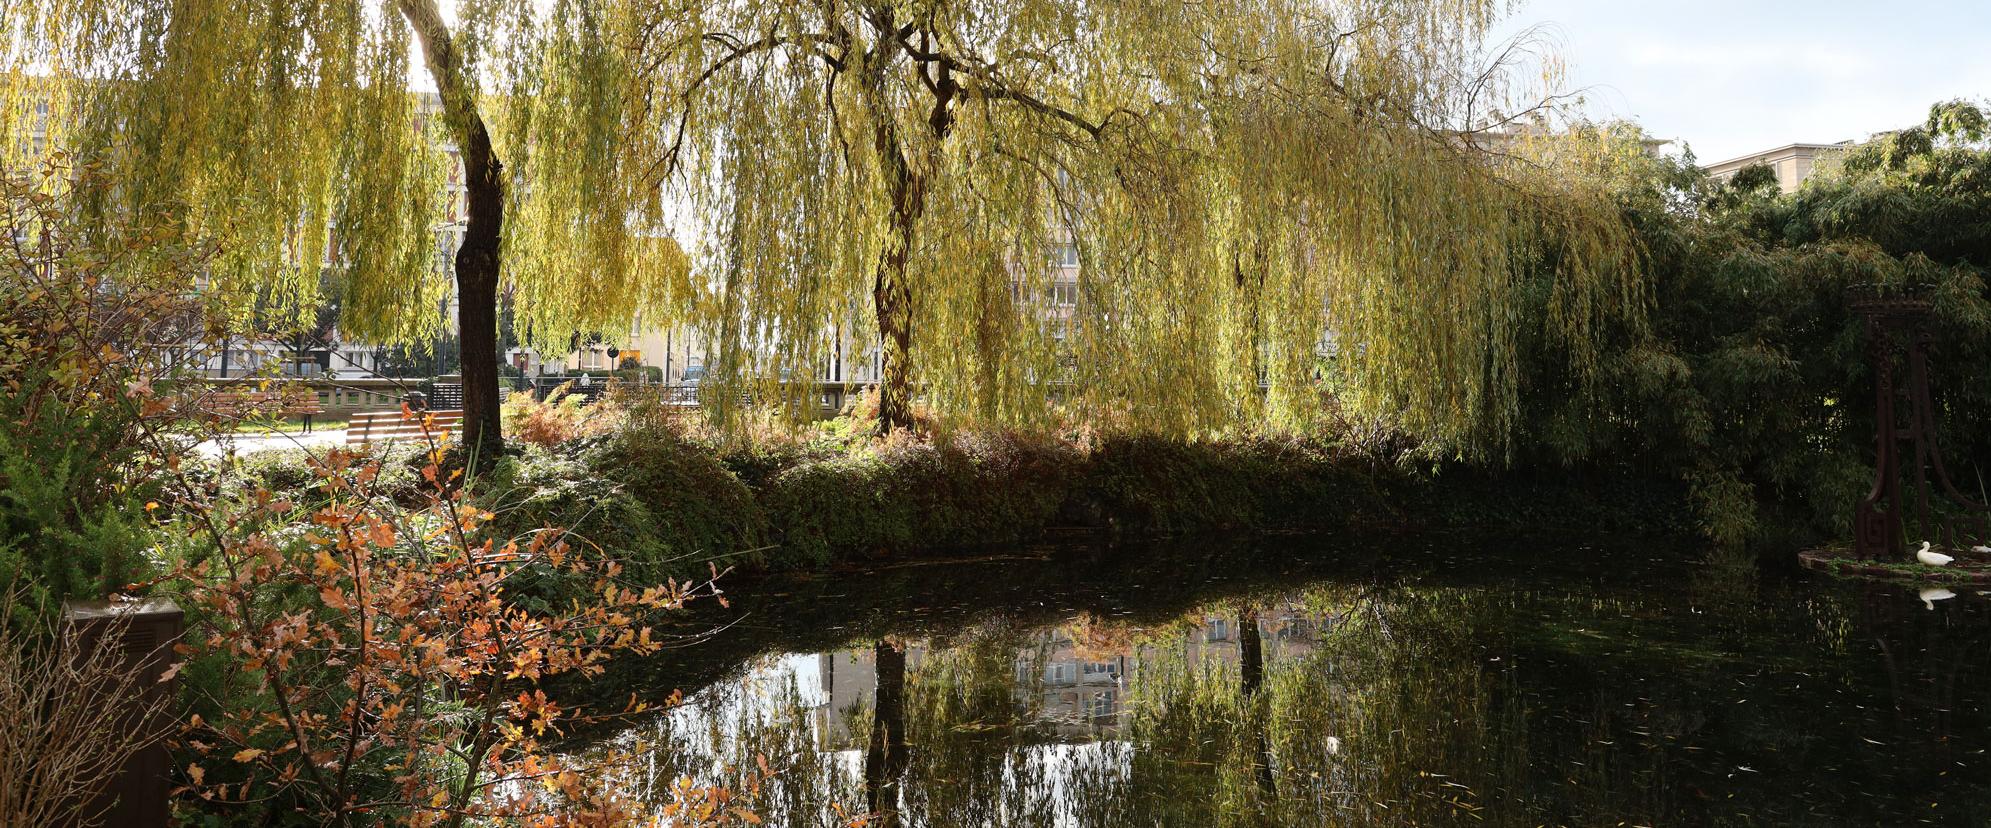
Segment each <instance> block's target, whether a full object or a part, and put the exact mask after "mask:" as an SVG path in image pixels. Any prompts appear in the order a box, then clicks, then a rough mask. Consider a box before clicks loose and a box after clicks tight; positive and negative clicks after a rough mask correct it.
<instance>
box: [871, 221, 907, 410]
mask: <svg viewBox="0 0 1991 828" xmlns="http://www.w3.org/2000/svg"><path fill="white" fill-rule="evenodd" d="M910 221H911V220H910V218H908V219H906V222H907V223H906V225H905V226H903V227H901V226H899V223H898V222H899V216H898V215H896V214H895V215H894V219H893V228H892V239H891V240H890V241H888V242H886V245H885V251H884V253H883V254H882V255H881V256H880V260H879V263H878V275H877V279H876V281H875V282H874V283H873V285H872V288H871V301H872V303H873V304H874V305H875V306H876V309H877V312H878V344H879V347H880V348H881V349H882V350H883V352H884V353H883V363H884V364H883V366H882V368H883V375H882V376H880V377H879V383H878V434H879V436H884V435H887V434H890V433H892V431H893V430H895V429H901V428H903V429H911V428H912V427H913V414H912V350H913V323H912V289H911V288H910V287H909V286H908V285H907V284H906V253H907V248H908V247H910V246H911V244H912V226H911V223H910Z"/></svg>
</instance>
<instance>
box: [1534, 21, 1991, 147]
mask: <svg viewBox="0 0 1991 828" xmlns="http://www.w3.org/2000/svg"><path fill="white" fill-rule="evenodd" d="M1534 25H1542V26H1545V27H1546V28H1545V32H1546V33H1547V34H1548V35H1549V36H1550V37H1551V38H1553V39H1554V41H1555V43H1556V44H1557V46H1558V50H1559V52H1560V54H1561V57H1562V60H1563V62H1564V63H1565V64H1566V72H1567V80H1568V83H1569V85H1570V86H1572V87H1577V88H1581V89H1582V91H1583V92H1584V95H1583V98H1584V103H1585V109H1586V110H1587V111H1588V112H1589V114H1590V115H1592V116H1593V117H1609V118H1630V119H1632V120H1635V121H1638V122H1639V123H1640V124H1643V125H1644V126H1645V129H1646V131H1647V132H1649V133H1651V134H1653V135H1655V136H1657V137H1659V138H1665V139H1672V140H1674V141H1677V142H1683V143H1684V144H1686V145H1687V146H1690V147H1691V148H1692V149H1693V151H1694V155H1695V156H1696V158H1697V159H1698V160H1699V161H1700V162H1701V163H1702V164H1709V163H1713V162H1716V161H1722V160H1726V159H1729V158H1733V157H1736V156H1739V155H1744V154H1747V153H1753V152H1757V151H1760V150H1766V149H1770V148H1772V147H1778V146H1782V145H1785V144H1790V143H1795V142H1815V143H1829V142H1834V141H1843V140H1846V139H1862V138H1865V137H1867V136H1868V135H1870V134H1872V133H1875V132H1880V131H1883V130H1888V129H1895V128H1899V127H1903V126H1909V125H1912V124H1917V123H1921V122H1922V121H1923V119H1925V118H1926V117H1927V116H1928V111H1929V105H1930V104H1932V103H1935V102H1937V101H1943V100H1949V99H1952V98H1960V97H1961V98H1972V99H1976V100H1979V101H1982V100H1983V99H1985V98H1988V97H1991V0H1872V1H1871V2H1852V1H1850V0H1820V1H1819V2H1766V1H1765V0H1729V2H1719V1H1718V0H1675V1H1673V2H1667V1H1666V0H1644V1H1643V2H1641V1H1640V0H1527V2H1525V3H1523V4H1521V5H1520V6H1519V8H1518V9H1516V10H1515V11H1514V13H1513V14H1512V16H1511V17H1510V18H1509V19H1508V21H1507V22H1506V24H1505V25H1504V26H1503V27H1502V28H1503V31H1504V32H1505V33H1512V32H1515V31H1520V30H1522V29H1524V28H1526V27H1529V26H1534ZM1677 146H1678V145H1676V147H1677Z"/></svg>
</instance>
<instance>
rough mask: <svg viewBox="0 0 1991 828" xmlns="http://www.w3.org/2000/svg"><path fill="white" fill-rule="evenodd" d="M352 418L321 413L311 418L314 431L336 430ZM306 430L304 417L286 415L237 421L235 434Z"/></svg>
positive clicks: (289, 432)
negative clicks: (276, 417) (279, 417)
mask: <svg viewBox="0 0 1991 828" xmlns="http://www.w3.org/2000/svg"><path fill="white" fill-rule="evenodd" d="M349 419H350V418H349V417H347V416H345V415H342V414H320V415H317V416H315V417H312V418H311V430H312V431H336V430H339V429H343V428H345V427H346V423H347V421H348V420H349ZM303 430H304V418H302V417H284V418H281V419H274V420H273V419H268V418H259V419H254V420H243V421H242V422H239V423H236V424H235V428H234V429H233V430H232V431H233V433H235V434H296V433H299V432H302V431H303Z"/></svg>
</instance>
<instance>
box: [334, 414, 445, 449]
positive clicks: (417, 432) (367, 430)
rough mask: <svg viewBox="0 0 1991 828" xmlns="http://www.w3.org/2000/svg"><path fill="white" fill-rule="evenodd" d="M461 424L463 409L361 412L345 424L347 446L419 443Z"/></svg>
mask: <svg viewBox="0 0 1991 828" xmlns="http://www.w3.org/2000/svg"><path fill="white" fill-rule="evenodd" d="M431 418H432V419H431ZM462 425H463V412H462V411H461V410H448V411H410V412H405V413H404V412H402V411H400V410H398V409H397V410H394V411H369V412H362V413H359V414H354V415H353V417H352V419H351V420H350V421H348V422H347V423H346V445H349V446H352V445H364V444H366V443H387V442H393V441H395V440H420V439H422V438H423V437H424V436H426V435H430V434H433V435H435V436H441V435H442V434H443V433H445V432H451V431H455V430H457V429H458V428H460V427H462ZM425 427H426V431H424V428H425Z"/></svg>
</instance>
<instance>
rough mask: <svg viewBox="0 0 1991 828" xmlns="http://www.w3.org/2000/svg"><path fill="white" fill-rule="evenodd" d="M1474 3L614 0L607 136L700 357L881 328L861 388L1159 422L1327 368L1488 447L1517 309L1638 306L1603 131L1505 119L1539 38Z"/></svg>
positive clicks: (1563, 317) (784, 351)
mask: <svg viewBox="0 0 1991 828" xmlns="http://www.w3.org/2000/svg"><path fill="white" fill-rule="evenodd" d="M1498 5H1499V4H1496V3H1489V2H1479V1H1478V0H1432V1H1431V2H1395V1H1392V0H1356V1H1355V2H1318V1H1317V0H1263V1H1262V2H1234V3H1220V4H1193V3H1175V2H1120V3H1081V2H1054V1H1050V0H1014V2H972V3H970V2H938V1H933V2H923V3H909V4H898V3H866V2H855V3H852V2H815V3H800V4H794V3H774V2H759V1H758V0H734V1H733V2H722V3H703V4H689V5H686V6H681V7H677V6H673V7H661V8H660V7H658V6H657V5H656V4H654V3H652V2H649V1H648V0H622V2H621V3H620V7H621V8H624V9H625V10H626V11H625V13H626V14H627V15H628V16H629V17H630V19H632V20H633V21H635V22H634V23H633V24H632V30H633V33H634V35H635V48H634V49H633V50H632V52H631V57H630V58H629V59H630V60H631V61H632V62H633V63H636V64H640V65H641V67H643V69H644V70H645V71H642V72H640V73H639V74H637V75H636V76H635V81H636V86H635V87H634V88H633V91H632V93H631V95H632V97H631V109H630V111H629V113H628V124H627V126H626V127H625V133H626V134H628V135H631V136H633V137H634V140H636V141H639V142H647V143H639V144H637V145H634V146H632V147H631V151H632V154H633V155H634V156H635V157H638V158H644V159H661V161H660V163H661V165H662V167H663V169H662V170H660V171H659V172H660V173H661V174H662V178H661V179H660V180H661V181H662V182H663V183H664V185H665V187H666V201H667V202H669V203H671V204H674V205H677V206H678V207H679V209H680V212H681V215H680V219H681V223H680V226H681V227H682V228H683V229H682V231H681V233H680V237H681V238H684V239H686V240H687V241H688V243H690V246H691V247H692V248H693V250H694V254H693V270H694V271H695V272H696V273H697V274H698V277H697V283H698V286H699V288H700V289H701V290H703V291H704V292H705V293H704V298H703V300H702V303H701V305H700V307H699V316H700V319H701V320H702V321H703V323H704V325H705V328H706V330H707V334H708V337H709V338H710V339H711V341H712V344H713V345H714V347H715V348H717V349H719V352H720V359H719V360H718V361H717V367H718V369H719V376H720V377H721V378H722V379H733V380H735V381H740V380H746V379H750V378H761V379H768V378H778V377H784V376H787V377H794V376H798V375H805V374H807V373H808V372H812V371H814V370H816V369H817V366H819V365H821V364H822V363H823V362H824V360H825V359H826V358H827V357H828V356H829V355H831V354H835V353H838V352H842V353H846V354H857V353H861V352H862V350H863V349H864V348H865V347H867V346H871V345H874V344H875V345H876V346H877V347H879V348H880V349H881V350H882V351H883V357H882V362H883V363H884V368H883V374H884V376H883V382H884V396H885V401H884V404H883V406H882V407H884V408H887V409H889V408H891V407H892V405H893V403H894V400H893V399H892V398H893V394H894V386H895V385H898V384H901V383H904V384H905V385H907V386H913V387H916V390H917V392H920V393H923V394H924V395H925V396H926V398H927V399H929V400H930V401H931V402H932V403H933V404H934V405H935V406H936V407H937V408H939V409H941V410H942V411H944V412H954V413H964V414H969V415H974V416H978V417H980V418H984V419H994V420H1001V421H1019V420H1020V421H1029V420H1032V419H1036V418H1041V417H1044V416H1046V415H1047V414H1048V412H1049V406H1048V405H1047V402H1048V401H1051V400H1062V401H1064V402H1066V403H1069V404H1072V405H1075V406H1078V407H1080V408H1083V409H1090V410H1093V411H1096V412H1111V413H1112V414H1113V415H1114V416H1131V417H1132V418H1133V419H1134V420H1135V421H1136V422H1138V423H1139V424H1140V425H1142V426H1144V427H1148V428H1156V429H1162V430H1167V431H1176V432H1183V431H1194V430H1200V429H1206V428H1211V427H1218V426H1222V425H1224V424H1228V423H1237V422H1240V421H1243V422H1260V421H1262V420H1261V418H1265V419H1269V420H1270V421H1271V422H1273V423H1283V424H1290V425H1305V424H1308V423H1310V422H1313V421H1314V420H1315V418H1317V417H1318V416H1319V414H1320V413H1321V410H1322V406H1323V399H1324V398H1323V393H1322V392H1323V388H1324V387H1325V386H1326V385H1328V384H1329V383H1334V384H1337V385H1339V387H1340V388H1341V389H1342V393H1341V394H1340V400H1341V402H1342V403H1343V404H1344V405H1347V406H1350V407H1352V408H1353V409H1354V410H1356V411H1359V412H1363V413H1366V414H1370V415H1385V416H1389V417H1391V418H1392V419H1395V420H1397V421H1399V422H1400V424H1401V425H1402V427H1404V428H1406V429H1409V430H1412V431H1414V432H1416V433H1420V434H1425V435H1429V436H1432V437H1436V438H1439V439H1441V440H1446V441H1448V442H1450V443H1452V444H1455V445H1459V446H1461V447H1487V446H1492V445H1497V444H1498V443H1499V442H1500V440H1501V439H1502V437H1503V435H1505V434H1506V433H1507V431H1508V427H1509V426H1510V424H1511V418H1512V417H1513V416H1514V412H1515V411H1516V395H1517V385H1516V381H1515V375H1514V367H1513V365H1514V361H1515V359H1516V352H1515V331H1516V330H1517V329H1518V328H1522V327H1526V326H1530V325H1540V326H1543V327H1544V328H1546V329H1548V330H1550V331H1552V332H1553V333H1554V335H1556V336H1557V337H1558V338H1559V339H1560V340H1562V341H1564V342H1566V344H1567V348H1568V353H1569V356H1570V360H1571V362H1572V364H1573V365H1574V366H1575V367H1576V368H1578V369H1579V370H1580V371H1587V370H1589V368H1590V367H1591V366H1590V363H1591V362H1592V361H1593V360H1594V357H1593V351H1592V349H1591V347H1590V343H1591V342H1592V339H1593V337H1594V336H1595V335H1596V333H1597V331H1598V329H1599V328H1601V327H1604V326H1607V325H1614V324H1636V320H1637V318H1638V315H1639V311H1640V308H1641V289H1640V287H1639V279H1638V275H1637V272H1636V267H1635V261H1636V260H1635V256H1634V250H1633V249H1632V248H1633V246H1632V242H1631V240H1630V238H1629V233H1628V231H1627V230H1626V229H1625V226H1624V225H1623V223H1622V222H1621V221H1620V219H1619V216H1618V214H1617V206H1616V205H1615V204H1614V203H1613V202H1612V200H1611V199H1610V198H1609V197H1608V195H1607V194H1606V191H1605V190H1604V189H1603V188H1602V186H1601V183H1600V181H1601V179H1599V178H1598V177H1597V176H1596V175H1595V173H1596V172H1597V171H1598V162H1599V161H1604V160H1608V154H1609V153H1608V152H1607V151H1603V150H1604V149H1605V148H1603V147H1601V146H1599V145H1595V144H1586V143H1585V142H1582V141H1578V140H1560V139H1553V138H1551V137H1549V135H1548V134H1547V132H1548V131H1547V130H1544V129H1541V128H1539V127H1538V126H1537V123H1538V122H1536V121H1534V120H1528V119H1522V118H1519V117H1518V116H1517V115H1515V114H1514V113H1516V112H1520V111H1523V110H1528V111H1531V112H1537V113H1539V112H1540V111H1542V110H1541V109H1539V108H1538V107H1539V105H1540V104H1542V102H1543V100H1544V99H1543V98H1542V97H1541V92H1540V91H1539V90H1540V88H1541V85H1540V84H1538V83H1533V82H1530V80H1529V78H1527V77H1526V76H1525V72H1526V70H1527V69H1528V68H1533V69H1545V68H1552V61H1549V60H1540V61H1538V60H1526V59H1521V58H1524V57H1540V54H1539V53H1538V52H1534V51H1531V50H1530V49H1529V45H1530V44H1528V43H1523V44H1521V45H1520V46H1518V47H1515V48H1511V49H1508V50H1505V51H1490V50H1487V49H1485V48H1483V45H1482V44H1483V41H1484V40H1485V38H1486V36H1487V33H1488V31H1489V27H1490V26H1491V25H1492V24H1493V23H1494V22H1495V20H1496V17H1497V14H1496V12H1497V8H1496V7H1497V6H1498ZM1531 95H1532V96H1533V97H1532V98H1531V97H1530V96H1531ZM1530 101H1532V103H1531V102H1530ZM1518 124H1525V125H1526V126H1525V127H1523V128H1515V127H1516V126H1517V125H1518ZM1579 162H1580V163H1579ZM1064 244H1072V245H1075V246H1076V248H1077V254H1078V255H1077V258H1078V259H1079V261H1080V267H1079V270H1078V276H1077V284H1076V290H1075V293H1076V300H1075V302H1069V303H1066V304H1068V305H1069V307H1064V306H1059V305H1055V304H1054V303H1053V297H1057V296H1059V295H1060V291H1058V290H1056V289H1055V287H1054V280H1055V279H1056V278H1057V276H1056V275H1055V274H1056V271H1054V269H1053V268H1052V267H1050V266H1048V264H1047V262H1049V261H1050V259H1051V258H1052V257H1053V256H1054V255H1056V254H1057V252H1058V250H1059V247H1060V246H1061V245H1064ZM1544 274H1546V276H1547V278H1546V279H1543V278H1540V277H1541V276H1543V275H1544ZM1543 291H1546V294H1545V295H1544V293H1543ZM1531 314H1535V315H1541V314H1545V315H1546V317H1547V318H1542V319H1532V318H1524V317H1526V316H1529V315H1531ZM895 368H902V369H903V373H898V372H895ZM1261 388H1262V389H1263V390H1262V391H1261ZM913 392H914V388H908V389H907V393H908V394H910V393H913ZM899 402H900V403H901V404H902V403H903V400H900V401H899ZM881 413H882V414H883V416H881V419H882V420H885V421H886V424H887V425H891V424H893V423H892V422H891V420H892V417H893V413H892V412H890V411H884V412H881ZM899 416H904V415H903V413H902V412H901V413H900V414H899Z"/></svg>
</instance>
